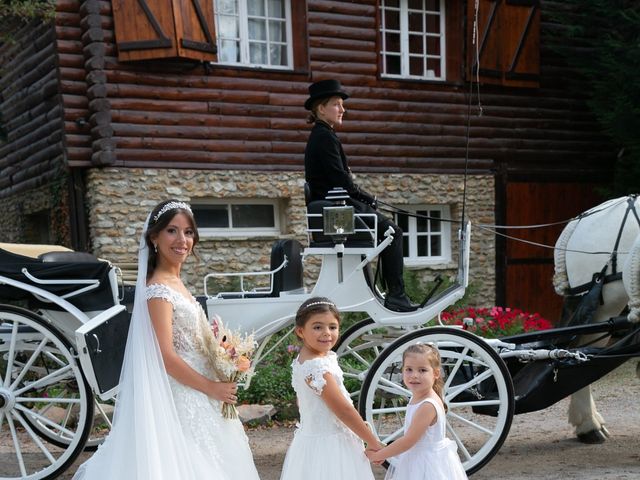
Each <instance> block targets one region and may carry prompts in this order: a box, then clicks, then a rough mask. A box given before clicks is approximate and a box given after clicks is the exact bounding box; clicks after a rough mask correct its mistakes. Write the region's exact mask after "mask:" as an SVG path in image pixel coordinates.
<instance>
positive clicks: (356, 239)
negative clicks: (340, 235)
mask: <svg viewBox="0 0 640 480" xmlns="http://www.w3.org/2000/svg"><path fill="white" fill-rule="evenodd" d="M333 206H335V204H334V203H332V202H330V201H328V200H314V201H313V202H309V203H308V204H307V213H314V214H320V215H322V210H323V209H324V207H333ZM369 221H370V219H366V220H365V219H362V218H361V217H358V216H356V218H355V227H356V230H362V229H370V231H356V233H354V234H353V235H349V236H348V237H347V241H346V242H345V243H344V246H345V248H374V247H375V238H374V234H373V229H374V226H373V224H371V225H368V223H369ZM371 223H373V222H371ZM308 224H309V230H311V232H310V241H309V247H311V248H333V246H334V245H335V243H334V242H333V239H332V238H331V237H329V236H328V235H325V234H324V233H322V230H323V227H324V225H323V221H322V216H318V217H315V216H314V217H308ZM313 230H318V231H313Z"/></svg>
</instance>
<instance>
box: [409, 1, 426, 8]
mask: <svg viewBox="0 0 640 480" xmlns="http://www.w3.org/2000/svg"><path fill="white" fill-rule="evenodd" d="M409 8H410V9H412V10H422V9H423V8H424V0H409Z"/></svg>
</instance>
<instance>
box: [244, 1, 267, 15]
mask: <svg viewBox="0 0 640 480" xmlns="http://www.w3.org/2000/svg"><path fill="white" fill-rule="evenodd" d="M247 12H248V13H249V15H255V16H260V17H264V16H265V15H266V13H267V12H266V11H265V7H264V0H247Z"/></svg>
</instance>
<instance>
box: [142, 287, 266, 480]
mask: <svg viewBox="0 0 640 480" xmlns="http://www.w3.org/2000/svg"><path fill="white" fill-rule="evenodd" d="M146 297H147V300H149V299H151V298H162V299H163V300H166V301H167V302H169V303H170V304H171V306H172V307H173V347H174V348H175V351H176V353H177V354H178V355H180V357H182V359H183V360H184V361H185V362H187V363H188V364H189V366H190V367H191V368H193V369H194V370H195V371H197V372H198V373H200V374H201V375H204V376H205V377H208V378H210V379H212V380H219V379H218V378H217V377H216V375H215V373H214V371H213V369H212V368H211V366H210V364H209V361H208V359H207V358H206V357H205V356H204V355H203V354H202V353H201V351H202V350H201V347H200V344H201V341H202V339H201V338H200V335H201V333H200V332H202V331H203V329H210V328H211V327H210V326H209V324H208V322H207V319H206V315H205V313H204V311H203V310H202V307H201V306H200V304H199V303H198V302H197V301H196V300H195V298H193V297H191V298H190V299H187V298H186V297H184V296H183V295H182V294H180V293H178V292H176V291H175V290H172V289H171V288H169V287H168V286H166V285H161V284H154V285H149V286H148V287H147V293H146ZM169 386H170V387H171V392H172V393H173V401H174V404H175V406H176V411H177V413H178V418H179V420H180V425H181V426H182V430H183V432H184V434H185V436H186V437H187V440H191V445H192V446H193V448H197V449H199V450H200V453H201V454H202V455H204V456H206V457H208V458H212V459H215V460H216V461H217V462H218V464H219V465H220V466H221V468H222V471H223V472H224V473H225V474H226V476H227V477H228V478H230V479H242V480H253V479H258V472H257V471H256V468H255V466H254V463H253V457H252V455H251V450H250V448H249V441H248V439H247V435H246V434H245V431H244V427H243V426H242V423H241V422H240V420H238V419H226V418H224V417H223V416H222V415H221V413H220V412H221V409H222V404H221V402H219V401H217V400H214V399H212V398H210V397H208V396H206V395H205V394H204V393H202V392H199V391H197V390H194V389H193V388H191V387H187V386H186V385H183V384H181V383H180V382H178V381H177V380H175V379H173V378H172V377H171V376H169ZM208 478H216V477H215V476H211V477H208Z"/></svg>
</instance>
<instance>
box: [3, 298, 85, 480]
mask: <svg viewBox="0 0 640 480" xmlns="http://www.w3.org/2000/svg"><path fill="white" fill-rule="evenodd" d="M92 418H93V395H92V393H91V391H90V389H89V385H88V384H87V382H86V380H85V378H84V376H83V375H82V372H81V370H80V367H79V365H78V363H77V362H76V360H75V358H74V355H73V353H72V349H71V346H70V344H69V342H68V341H67V340H66V338H65V337H64V336H62V334H60V333H59V332H58V331H57V330H56V329H55V328H53V327H52V326H51V325H49V324H48V323H47V322H46V321H45V320H44V319H42V318H41V317H39V316H38V315H36V314H34V313H33V312H30V311H28V310H24V309H22V308H18V307H13V306H10V305H3V306H1V307H0V444H1V445H2V449H1V450H0V479H10V478H23V479H29V480H32V479H33V480H35V479H50V478H56V477H57V476H59V475H60V473H61V472H62V471H64V470H65V469H66V468H68V467H69V466H70V465H71V464H72V463H73V462H74V460H75V459H76V458H77V456H78V455H79V454H80V452H82V449H83V447H84V445H85V442H86V440H87V437H88V435H89V432H90V429H91V424H92V421H91V420H92ZM52 439H64V441H59V442H54V441H52Z"/></svg>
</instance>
